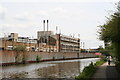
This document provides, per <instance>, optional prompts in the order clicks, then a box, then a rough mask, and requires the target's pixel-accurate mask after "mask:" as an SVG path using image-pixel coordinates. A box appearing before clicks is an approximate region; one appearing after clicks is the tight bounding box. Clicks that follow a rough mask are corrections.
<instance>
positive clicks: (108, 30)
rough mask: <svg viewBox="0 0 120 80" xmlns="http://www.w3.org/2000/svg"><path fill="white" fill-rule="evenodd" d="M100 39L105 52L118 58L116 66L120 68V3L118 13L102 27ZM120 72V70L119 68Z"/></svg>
mask: <svg viewBox="0 0 120 80" xmlns="http://www.w3.org/2000/svg"><path fill="white" fill-rule="evenodd" d="M99 27H100V30H99V31H98V33H99V39H100V40H103V41H104V43H105V51H107V53H109V54H110V55H111V56H113V57H116V61H117V62H116V66H117V67H120V50H119V49H120V2H119V3H118V5H117V11H116V12H114V14H112V15H111V16H110V17H109V18H107V21H106V23H105V24H104V25H100V26H99ZM117 69H118V71H119V72H120V69H119V68H117Z"/></svg>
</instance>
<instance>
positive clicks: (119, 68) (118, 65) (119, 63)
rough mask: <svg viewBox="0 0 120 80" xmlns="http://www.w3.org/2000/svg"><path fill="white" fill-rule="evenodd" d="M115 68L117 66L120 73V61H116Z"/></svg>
mask: <svg viewBox="0 0 120 80" xmlns="http://www.w3.org/2000/svg"><path fill="white" fill-rule="evenodd" d="M115 66H116V69H117V71H118V72H119V73H120V61H116V62H115Z"/></svg>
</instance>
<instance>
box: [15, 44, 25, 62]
mask: <svg viewBox="0 0 120 80" xmlns="http://www.w3.org/2000/svg"><path fill="white" fill-rule="evenodd" d="M14 51H16V56H15V62H16V63H20V62H22V63H23V64H25V63H26V51H27V50H26V46H22V45H20V46H16V47H15V48H14ZM20 53H23V54H22V56H20Z"/></svg>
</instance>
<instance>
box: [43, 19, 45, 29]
mask: <svg viewBox="0 0 120 80" xmlns="http://www.w3.org/2000/svg"><path fill="white" fill-rule="evenodd" d="M43 31H45V20H43Z"/></svg>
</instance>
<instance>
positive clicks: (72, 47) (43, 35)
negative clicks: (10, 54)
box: [0, 31, 80, 52]
mask: <svg viewBox="0 0 120 80" xmlns="http://www.w3.org/2000/svg"><path fill="white" fill-rule="evenodd" d="M1 40H2V46H0V47H1V49H4V50H13V49H14V48H15V47H16V46H18V45H24V46H26V48H27V50H28V51H40V52H79V51H80V39H79V38H74V37H69V36H66V35H62V34H54V33H53V32H52V31H38V32H37V39H30V38H29V37H19V36H18V34H17V33H11V34H10V35H9V36H8V37H4V38H2V39H1Z"/></svg>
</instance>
